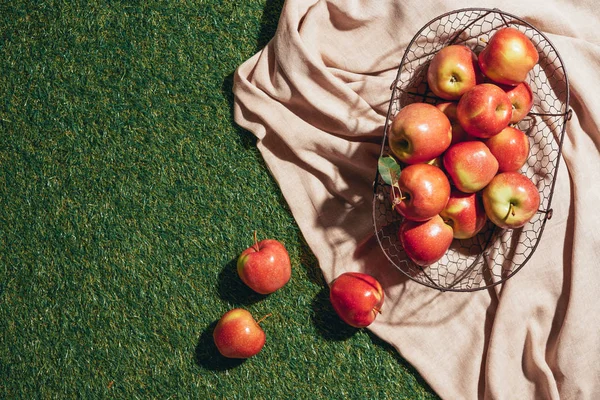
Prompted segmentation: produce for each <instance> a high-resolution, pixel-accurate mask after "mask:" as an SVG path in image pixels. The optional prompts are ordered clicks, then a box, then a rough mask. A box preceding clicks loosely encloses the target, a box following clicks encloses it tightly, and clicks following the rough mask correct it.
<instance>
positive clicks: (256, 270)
mask: <svg viewBox="0 0 600 400" xmlns="http://www.w3.org/2000/svg"><path fill="white" fill-rule="evenodd" d="M237 271H238V275H239V277H240V279H241V280H242V282H244V283H245V284H246V285H248V287H250V288H251V289H252V290H254V291H255V292H257V293H260V294H270V293H273V292H275V291H277V290H279V289H281V288H282V287H283V286H285V285H286V284H287V283H288V281H289V280H290V278H291V275H292V266H291V262H290V256H289V254H288V252H287V249H286V248H285V246H284V245H283V243H281V242H280V241H278V240H275V239H264V240H261V241H260V242H257V243H256V244H255V245H253V246H250V247H248V248H247V249H245V250H244V251H243V252H242V253H241V254H240V256H239V257H238V260H237Z"/></svg>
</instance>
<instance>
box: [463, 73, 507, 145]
mask: <svg viewBox="0 0 600 400" xmlns="http://www.w3.org/2000/svg"><path fill="white" fill-rule="evenodd" d="M511 116H512V104H511V102H510V99H509V98H508V95H507V94H506V92H505V91H504V90H502V88H500V87H499V86H497V85H494V84H491V83H482V84H480V85H477V86H475V87H473V88H471V89H470V90H469V91H467V93H465V94H464V95H463V96H462V97H461V98H460V100H459V101H458V105H457V107H456V117H457V118H458V122H459V123H460V125H461V126H462V127H463V129H464V130H465V131H466V132H467V133H468V134H469V135H473V136H476V137H479V138H489V137H492V136H494V135H495V134H497V133H498V132H500V131H501V130H502V129H504V128H506V127H507V126H508V123H509V122H510V118H511Z"/></svg>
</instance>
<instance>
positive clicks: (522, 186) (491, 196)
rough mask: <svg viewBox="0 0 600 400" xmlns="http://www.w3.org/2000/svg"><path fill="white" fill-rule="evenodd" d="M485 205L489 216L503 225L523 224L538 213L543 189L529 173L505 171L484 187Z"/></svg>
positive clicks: (515, 225) (517, 225) (514, 225)
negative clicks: (527, 174) (541, 189)
mask: <svg viewBox="0 0 600 400" xmlns="http://www.w3.org/2000/svg"><path fill="white" fill-rule="evenodd" d="M511 205H512V210H511ZM483 206H484V208H485V212H486V214H487V216H488V218H489V219H490V220H491V221H492V222H493V223H494V224H496V225H497V226H499V227H500V228H503V229H515V228H521V227H522V226H524V225H525V224H526V223H527V222H529V221H530V220H531V218H533V216H534V215H535V214H536V213H537V211H538V209H539V207H540V193H539V191H538V188H537V187H536V186H535V185H534V184H533V182H532V181H531V180H530V179H529V178H528V177H526V176H525V175H522V174H521V173H519V172H503V173H500V174H498V175H496V176H495V177H494V179H492V181H491V182H490V184H489V185H487V187H486V188H485V189H484V190H483ZM513 211H514V213H513Z"/></svg>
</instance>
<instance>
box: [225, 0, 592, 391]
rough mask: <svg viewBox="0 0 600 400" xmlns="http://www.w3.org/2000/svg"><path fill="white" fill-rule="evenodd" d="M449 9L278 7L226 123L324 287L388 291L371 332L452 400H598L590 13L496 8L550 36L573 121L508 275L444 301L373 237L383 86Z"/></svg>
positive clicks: (587, 5) (339, 3) (569, 7)
mask: <svg viewBox="0 0 600 400" xmlns="http://www.w3.org/2000/svg"><path fill="white" fill-rule="evenodd" d="M464 6H465V5H464V3H462V2H458V1H444V2H442V1H430V0H419V1H414V0H405V1H400V0H395V1H392V0H378V1H366V0H329V1H325V0H310V1H306V0H305V1H301V0H287V1H286V2H285V4H284V6H283V9H282V13H281V16H280V21H279V25H278V29H277V31H276V34H275V36H274V37H273V38H272V40H271V41H270V42H269V43H268V44H267V45H266V47H265V48H264V49H262V50H261V51H259V52H258V53H257V54H255V55H254V56H253V57H251V58H250V59H248V60H247V61H246V62H244V63H243V64H242V65H240V66H239V68H238V69H237V70H236V72H235V75H234V89H233V90H234V95H235V103H234V118H235V120H236V122H237V123H238V124H239V125H240V126H242V127H243V128H245V129H247V130H249V131H251V132H252V133H253V134H254V135H256V137H257V146H258V148H259V150H260V152H261V154H262V156H263V157H264V160H265V162H266V165H267V166H268V168H269V171H270V173H271V174H272V175H273V177H274V178H275V179H276V181H277V183H278V184H279V186H280V188H281V191H282V193H283V196H284V197H285V199H286V201H287V203H288V204H289V207H290V210H291V212H292V214H293V216H294V218H295V220H296V221H297V224H298V226H299V228H300V229H301V231H302V234H303V236H304V237H305V239H306V242H307V243H308V245H309V246H310V248H311V250H312V251H313V253H314V255H315V256H316V258H317V260H318V263H319V267H320V269H321V270H322V273H323V275H324V278H325V279H326V280H327V282H331V281H332V280H333V279H334V278H335V277H336V276H338V275H339V274H341V273H343V272H345V271H361V272H366V273H370V274H372V275H373V276H375V277H376V278H377V279H378V280H379V281H380V282H381V283H382V285H383V287H384V290H385V294H386V300H385V304H384V306H383V311H384V312H383V314H381V315H379V316H378V317H377V319H376V321H375V322H374V323H373V324H372V325H371V326H370V327H369V328H368V329H370V330H371V331H372V332H373V333H374V334H376V335H378V336H379V337H381V338H382V339H384V340H385V341H387V342H389V343H390V344H391V345H393V346H394V347H395V348H396V349H397V351H398V352H399V353H400V354H401V356H402V357H403V358H405V359H406V360H407V361H408V362H410V363H411V364H412V365H413V366H414V367H415V368H416V369H417V370H418V372H419V373H420V374H421V375H422V376H423V377H424V379H425V380H426V381H427V382H428V383H429V385H430V386H431V387H432V388H433V389H434V390H435V391H436V392H437V393H438V394H439V395H440V396H441V397H442V398H447V399H475V398H489V399H558V398H561V399H593V398H596V399H597V398H600V334H599V333H600V332H599V330H600V329H599V328H600V301H598V298H599V297H600V271H599V269H600V262H599V261H598V260H599V259H600V233H599V231H600V230H599V228H598V227H600V212H598V207H599V205H600V183H599V182H600V179H599V178H600V154H599V148H600V147H599V146H600V130H599V127H600V96H599V95H598V93H600V78H599V75H598V70H599V69H600V42H599V39H598V33H599V32H600V31H599V28H598V27H599V26H600V11H598V9H597V5H596V3H595V2H592V1H590V0H588V1H583V2H582V1H578V2H575V1H558V0H547V1H516V0H505V1H502V2H500V1H490V2H485V3H482V4H477V3H474V4H473V3H472V4H469V7H478V6H480V7H486V8H492V7H497V8H499V9H500V10H502V11H505V12H508V13H511V14H514V15H517V16H519V17H521V18H523V19H524V20H525V21H527V22H529V23H531V24H532V25H534V26H535V27H536V28H538V29H539V30H540V31H542V32H544V34H545V35H546V36H547V37H548V38H549V39H550V41H551V42H552V43H553V45H554V46H555V48H556V50H557V51H558V52H559V54H560V55H561V58H562V60H563V62H564V66H565V68H566V71H567V74H568V77H569V83H570V93H571V100H570V104H569V108H571V109H572V110H573V117H572V118H571V120H570V121H569V122H568V123H567V130H566V136H565V140H564V144H563V147H562V158H561V161H560V164H559V166H558V176H557V181H556V187H555V191H554V197H553V200H552V206H553V211H554V213H553V218H552V219H550V220H548V222H547V224H546V227H545V230H544V232H543V237H542V239H541V241H540V243H539V246H538V248H537V250H536V251H535V253H534V254H533V256H532V257H531V259H530V260H529V262H528V263H527V265H525V267H523V268H522V269H521V270H520V271H519V272H518V273H517V274H515V275H514V276H513V277H512V278H511V279H509V280H507V281H506V282H504V283H502V284H501V285H497V286H494V287H493V288H490V289H485V290H479V291H475V292H470V293H460V292H458V293H457V292H441V291H438V290H435V289H431V288H428V287H426V286H424V285H421V284H419V283H417V282H414V281H412V280H410V279H407V278H406V276H405V275H404V274H402V273H401V272H400V271H398V270H397V269H396V268H394V267H393V266H391V264H390V263H389V261H388V260H387V258H386V257H385V256H384V254H383V252H382V250H381V249H380V247H379V245H378V242H377V240H376V239H375V236H374V229H373V221H372V201H373V181H374V178H375V174H376V169H377V159H378V157H379V152H380V149H381V141H382V137H383V127H384V124H385V120H386V113H387V111H388V105H389V101H390V95H391V91H390V85H391V83H392V82H393V81H394V79H395V77H396V73H397V70H398V66H399V64H400V61H401V59H402V56H403V53H404V51H405V49H406V47H407V46H408V44H409V42H410V40H411V39H412V37H413V36H414V35H415V33H416V32H417V31H418V30H419V29H420V28H421V27H423V26H424V25H425V24H426V23H427V22H428V21H430V20H431V19H433V18H435V17H436V16H438V15H440V14H442V13H444V12H447V11H452V10H457V9H460V8H462V7H464Z"/></svg>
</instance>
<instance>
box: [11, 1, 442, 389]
mask: <svg viewBox="0 0 600 400" xmlns="http://www.w3.org/2000/svg"><path fill="white" fill-rule="evenodd" d="M282 5H283V1H282V0H276V1H264V0H261V1H258V0H248V1H245V2H242V3H240V4H238V3H237V2H228V1H225V2H223V1H222V0H198V1H183V0H182V1H175V0H171V1H108V2H87V1H71V2H65V1H58V0H55V1H52V0H49V1H38V2H30V1H22V0H18V1H11V2H3V4H2V5H0V37H1V39H0V200H1V203H0V205H1V207H0V330H1V332H2V333H1V334H0V335H1V336H0V338H1V340H0V398H6V399H12V398H23V399H34V398H35V399H37V398H61V399H63V398H124V399H134V398H161V399H167V398H227V399H250V398H252V399H258V398H277V399H288V398H302V399H309V398H310V399H312V398H407V399H408V398H410V399H414V398H435V397H436V396H435V394H434V393H433V392H432V391H431V389H430V388H428V386H427V385H426V383H425V382H424V381H423V380H422V379H421V378H420V377H419V376H418V374H417V373H416V372H415V371H414V370H413V369H412V368H411V367H410V365H408V364H407V363H406V362H405V361H404V360H403V359H402V358H401V357H400V356H399V355H398V354H397V353H396V351H395V350H394V349H393V348H391V346H389V345H388V344H386V343H384V342H382V341H381V340H379V339H378V338H376V337H375V336H374V335H372V334H370V333H369V332H368V331H367V330H356V329H354V328H349V327H348V326H345V325H344V324H343V323H342V322H341V321H340V320H339V319H338V318H337V316H335V314H334V313H333V310H332V309H331V306H330V305H329V302H328V297H327V296H328V289H327V285H326V283H325V282H324V280H323V278H322V276H321V273H320V271H319V268H318V264H317V261H316V259H315V258H314V256H313V255H312V254H311V252H310V249H309V248H308V247H307V245H306V243H305V241H304V239H303V238H302V235H301V233H300V231H299V229H298V227H297V226H296V224H295V222H294V219H293V218H292V216H291V214H290V211H289V209H288V208H287V205H286V204H285V202H284V200H283V198H282V196H281V193H280V191H279V188H278V187H277V185H276V183H275V182H274V180H273V179H272V177H271V176H270V175H269V173H268V170H267V168H266V166H265V164H264V162H263V161H262V159H261V157H260V154H259V153H258V151H257V150H256V147H255V139H254V137H253V136H252V134H251V133H249V132H247V131H244V130H242V129H240V128H239V127H237V126H236V125H235V123H234V122H233V119H232V102H233V95H232V92H231V91H232V73H233V71H234V70H235V68H236V67H237V66H238V65H239V64H241V63H242V62H243V61H244V60H246V59H247V58H249V57H250V56H251V55H253V54H254V53H255V52H256V51H258V50H259V49H260V48H261V47H262V46H264V45H265V44H266V43H267V41H268V40H269V39H270V38H271V37H272V36H273V35H274V33H275V29H276V26H277V20H278V17H279V13H280V11H281V8H282ZM254 230H256V231H257V232H258V235H259V236H260V237H274V238H278V239H280V240H281V241H282V242H284V243H285V245H286V247H287V248H288V250H289V252H290V256H291V260H292V264H293V274H292V279H291V281H290V283H289V284H288V285H287V286H285V287H284V288H283V289H282V290H280V291H278V292H276V293H274V294H272V295H269V296H260V295H257V294H254V293H253V292H251V291H250V290H249V289H248V288H246V287H245V286H244V285H243V284H242V283H241V281H240V280H239V278H238V277H237V273H236V270H235V260H236V258H237V256H238V254H239V253H240V252H241V251H242V250H243V249H244V248H245V247H247V246H248V245H250V244H251V243H252V233H253V231H254ZM234 307H243V308H246V309H248V310H250V311H251V312H252V313H253V314H254V315H255V316H256V317H257V318H258V317H260V316H262V315H264V314H267V313H272V314H273V315H272V316H271V317H270V318H269V319H267V320H266V321H265V322H264V323H263V327H264V329H265V331H266V333H267V344H266V346H265V347H264V349H263V351H262V352H261V353H260V354H259V355H257V356H256V357H254V358H251V359H249V360H246V361H244V362H240V361H231V360H227V359H224V358H222V357H220V356H219V355H218V353H217V350H216V349H215V347H214V345H213V342H212V329H213V328H214V326H215V323H216V321H217V320H218V318H219V317H220V316H221V315H222V314H223V313H224V312H226V311H227V310H229V309H231V308H234Z"/></svg>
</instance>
